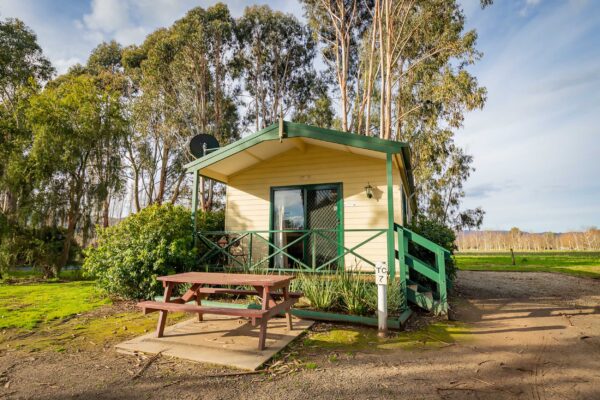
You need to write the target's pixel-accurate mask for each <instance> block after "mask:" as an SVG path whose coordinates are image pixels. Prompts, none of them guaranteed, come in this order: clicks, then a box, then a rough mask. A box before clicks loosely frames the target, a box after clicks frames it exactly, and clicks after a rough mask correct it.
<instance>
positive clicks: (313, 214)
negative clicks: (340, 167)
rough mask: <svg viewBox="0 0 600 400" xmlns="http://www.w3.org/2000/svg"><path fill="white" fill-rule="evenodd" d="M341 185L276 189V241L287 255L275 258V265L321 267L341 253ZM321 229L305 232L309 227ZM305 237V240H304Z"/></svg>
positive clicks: (272, 205) (274, 194) (273, 194)
mask: <svg viewBox="0 0 600 400" xmlns="http://www.w3.org/2000/svg"><path fill="white" fill-rule="evenodd" d="M341 189H342V187H341V184H323V185H304V186H295V187H284V188H273V189H272V196H271V199H272V202H271V208H272V210H271V213H272V229H273V230H274V231H279V232H274V233H273V237H272V240H273V243H274V244H275V245H276V246H277V247H278V248H282V247H285V246H287V245H289V244H290V243H293V244H291V245H290V246H289V247H288V248H287V249H286V250H285V252H286V253H288V254H289V255H290V256H291V257H288V256H286V255H284V254H278V255H276V256H275V257H274V262H273V266H274V267H275V268H286V269H287V268H295V267H296V266H297V264H298V263H297V262H296V261H295V260H294V259H293V258H295V259H297V260H300V261H302V262H303V263H305V264H307V265H309V266H311V267H317V266H319V265H322V264H323V263H325V262H327V261H329V260H331V259H333V258H335V257H336V255H338V254H339V252H340V245H341V240H342V231H341V220H342V218H341V215H342V193H341ZM313 229H316V230H319V231H318V234H317V233H312V234H310V235H305V236H304V238H302V236H303V235H304V234H305V231H306V230H313ZM301 238H302V239H301Z"/></svg>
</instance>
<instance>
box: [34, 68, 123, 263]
mask: <svg viewBox="0 0 600 400" xmlns="http://www.w3.org/2000/svg"><path fill="white" fill-rule="evenodd" d="M119 96H120V94H119V92H118V91H111V90H107V89H104V90H102V89H100V88H99V87H98V86H97V84H96V82H95V80H94V78H93V77H92V76H89V75H87V74H67V75H65V76H63V77H61V79H59V80H57V81H56V82H51V83H50V84H49V85H48V86H47V87H46V88H45V89H44V90H43V91H42V92H41V93H39V94H37V95H35V96H33V97H32V98H31V100H30V108H29V109H28V110H27V117H28V119H29V122H30V126H31V129H32V131H33V133H34V140H33V146H32V148H31V154H30V162H31V165H32V167H31V171H32V174H33V175H34V176H35V180H36V189H37V191H36V193H37V198H38V200H39V201H40V203H42V202H43V199H44V198H46V197H47V196H48V195H52V196H53V197H54V198H55V199H57V203H55V204H54V205H53V206H54V207H56V208H59V209H60V208H62V209H63V210H64V214H65V216H66V231H65V241H64V245H63V250H62V253H61V256H60V258H59V260H58V261H57V263H56V265H55V270H54V273H55V274H56V275H57V274H58V273H59V272H60V270H61V268H62V267H64V265H65V263H66V262H67V260H68V257H69V250H70V246H71V242H72V240H73V238H74V236H75V230H76V227H77V225H78V223H79V222H80V217H81V215H82V209H83V207H84V202H85V201H86V197H88V198H94V197H97V191H98V190H101V189H100V187H99V185H98V180H97V179H96V177H95V176H94V174H93V173H92V171H93V168H94V163H95V162H97V160H98V159H101V158H102V157H101V156H99V153H100V152H103V151H104V149H103V147H102V146H99V145H98V144H99V143H105V142H106V141H107V140H110V138H111V137H113V136H114V135H115V132H117V131H120V130H124V129H125V124H126V122H125V118H124V115H123V109H122V105H121V102H120V100H119ZM58 201H60V202H58ZM46 218H47V219H46V221H48V218H49V216H48V217H46ZM55 222H58V221H55Z"/></svg>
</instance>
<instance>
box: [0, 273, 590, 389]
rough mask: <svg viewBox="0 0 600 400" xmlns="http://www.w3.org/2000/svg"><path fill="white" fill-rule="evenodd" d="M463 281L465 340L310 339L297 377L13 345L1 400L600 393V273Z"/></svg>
mask: <svg viewBox="0 0 600 400" xmlns="http://www.w3.org/2000/svg"><path fill="white" fill-rule="evenodd" d="M459 282H460V283H459V285H458V288H457V291H458V293H457V296H456V298H455V300H454V304H453V310H454V313H453V315H452V316H453V319H456V320H458V321H461V322H460V323H458V325H457V326H458V327H459V328H458V329H459V331H460V332H459V336H458V337H459V338H458V339H456V340H454V339H453V340H450V339H447V340H446V339H439V336H438V338H437V339H436V340H437V341H438V343H437V344H438V345H437V346H428V345H425V344H424V345H423V346H417V347H410V348H407V347H398V348H387V349H385V348H381V347H379V346H377V344H376V343H373V344H372V346H371V343H370V342H369V343H367V344H366V347H363V348H361V349H360V350H358V351H357V350H356V348H354V347H351V346H350V347H344V345H340V347H339V348H335V347H328V348H319V347H318V346H314V345H307V343H310V341H307V340H305V341H304V342H299V343H297V344H296V345H294V346H293V347H292V350H291V351H290V352H289V353H288V355H289V356H290V357H289V358H288V359H287V360H292V359H295V360H301V361H302V364H303V365H304V366H307V367H304V368H299V369H297V371H296V372H293V373H290V374H278V375H275V376H263V375H243V376H221V377H215V375H219V374H223V373H224V372H227V371H223V370H217V369H211V368H208V367H206V366H202V365H198V364H189V363H182V362H181V361H178V360H173V359H167V358H160V359H158V360H156V361H155V362H154V363H152V364H151V365H150V366H149V367H148V368H147V369H145V370H144V371H143V373H141V374H140V376H139V377H138V378H137V379H133V375H134V374H135V373H137V372H139V371H140V366H141V365H142V366H143V363H142V364H140V363H139V361H138V360H136V359H135V357H131V356H124V355H119V354H117V353H115V352H114V350H112V349H111V348H110V347H109V348H108V349H107V350H106V351H97V352H89V351H86V352H80V353H78V352H69V351H66V352H64V353H54V352H41V353H36V354H34V355H30V354H26V353H23V352H20V351H5V352H3V353H0V399H21V398H36V399H75V398H77V399H92V398H94V399H236V398H239V399H263V398H264V399H267V398H272V399H286V400H291V399H354V398H360V399H376V398H385V399H404V398H406V399H461V400H462V399H465V400H468V399H534V400H541V399H600V281H593V280H587V279H581V278H574V277H569V276H564V275H555V274H545V273H504V272H461V273H460V275H459ZM422 322H423V318H416V319H415V323H422ZM324 328H328V327H327V326H325V327H324V326H323V325H321V326H320V327H317V329H321V330H323V329H324ZM412 329H417V328H416V327H413V328H412ZM358 332H359V333H360V331H358ZM311 335H314V333H312V334H311V333H309V336H308V337H309V338H310V337H311ZM296 362H298V361H296ZM280 364H281V363H280ZM136 371H137V372H136Z"/></svg>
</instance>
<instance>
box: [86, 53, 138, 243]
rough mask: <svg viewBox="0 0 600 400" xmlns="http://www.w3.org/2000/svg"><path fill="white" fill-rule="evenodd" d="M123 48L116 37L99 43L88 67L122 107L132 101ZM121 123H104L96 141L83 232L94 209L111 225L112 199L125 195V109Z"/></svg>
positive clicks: (104, 221)
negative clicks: (92, 182)
mask: <svg viewBox="0 0 600 400" xmlns="http://www.w3.org/2000/svg"><path fill="white" fill-rule="evenodd" d="M122 55H123V48H122V47H121V45H119V44H118V43H117V42H115V41H111V42H108V43H101V44H99V45H98V46H97V47H96V48H95V49H94V50H92V53H91V54H90V56H89V58H88V62H87V64H86V67H85V70H86V72H87V73H88V74H90V75H91V76H92V77H93V79H94V82H95V84H96V87H97V88H98V90H99V91H101V92H112V93H115V94H118V95H119V101H120V102H121V103H122V109H123V111H125V110H126V109H127V107H128V105H129V100H130V97H131V96H130V94H131V91H132V90H131V82H130V80H129V79H128V78H127V76H126V75H125V74H124V69H123V65H122V61H121V59H122ZM123 116H124V118H123V120H122V121H121V122H122V123H119V124H116V125H108V124H105V125H104V126H103V128H104V129H107V130H108V131H107V132H104V134H102V135H101V136H100V140H99V141H98V142H97V143H96V146H97V151H95V152H94V153H93V157H92V162H91V171H90V172H91V173H92V174H93V176H94V179H95V185H96V189H95V190H94V195H95V197H94V198H90V199H89V200H90V207H88V208H87V209H86V210H85V213H84V214H85V215H84V218H85V221H84V223H83V226H84V229H83V231H84V234H85V235H87V234H88V232H89V229H90V228H91V227H92V226H93V225H94V222H95V221H94V220H95V219H94V218H92V212H94V211H95V212H96V214H99V215H101V218H100V219H101V224H102V226H104V227H107V226H108V225H109V211H110V206H111V202H112V201H113V199H115V200H116V199H117V198H120V197H122V196H123V195H124V190H125V180H126V176H125V174H123V169H124V164H123V158H124V157H123V156H124V148H125V140H126V139H127V136H128V134H129V132H130V129H129V118H128V116H126V114H125V112H124V113H123ZM86 237H87V236H86Z"/></svg>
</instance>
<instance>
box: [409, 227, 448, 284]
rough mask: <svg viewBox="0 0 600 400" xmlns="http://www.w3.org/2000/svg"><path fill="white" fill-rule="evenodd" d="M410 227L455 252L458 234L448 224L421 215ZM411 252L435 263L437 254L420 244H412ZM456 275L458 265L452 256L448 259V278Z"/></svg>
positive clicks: (432, 263)
mask: <svg viewBox="0 0 600 400" xmlns="http://www.w3.org/2000/svg"><path fill="white" fill-rule="evenodd" d="M408 228H409V229H410V230H412V231H414V232H416V233H418V234H419V235H421V236H423V237H425V238H427V239H429V240H431V241H432V242H434V243H436V244H438V245H440V246H442V247H444V248H445V249H446V250H449V251H450V253H452V254H454V251H455V250H456V249H457V247H456V243H455V242H456V234H455V233H454V231H453V230H452V228H450V227H449V226H447V225H444V224H442V223H440V222H437V221H434V220H431V219H428V218H426V217H423V216H419V217H417V218H415V219H414V221H413V222H412V223H411V224H410V225H409V227H408ZM410 253H411V254H413V255H415V256H416V257H418V258H419V259H421V260H423V261H426V262H428V263H430V264H431V265H435V255H434V254H433V253H432V252H430V251H428V250H426V249H424V248H422V247H420V246H413V245H412V244H411V248H410ZM455 277H456V265H455V264H454V258H453V257H451V258H449V259H447V260H446V278H447V279H449V280H454V278H455Z"/></svg>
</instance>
